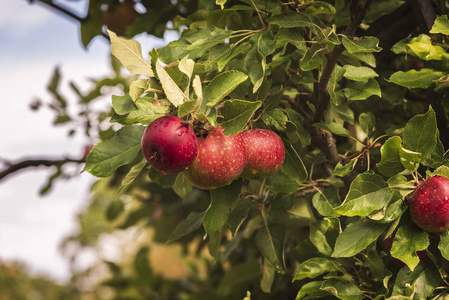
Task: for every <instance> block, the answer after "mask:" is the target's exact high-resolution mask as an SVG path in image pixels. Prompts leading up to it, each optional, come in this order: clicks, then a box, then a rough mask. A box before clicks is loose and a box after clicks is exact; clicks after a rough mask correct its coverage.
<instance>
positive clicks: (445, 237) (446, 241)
mask: <svg viewBox="0 0 449 300" xmlns="http://www.w3.org/2000/svg"><path fill="white" fill-rule="evenodd" d="M440 238H441V239H440V242H439V243H438V250H440V252H441V255H442V256H443V257H444V258H445V259H446V260H448V259H449V232H447V231H444V232H442V233H440Z"/></svg>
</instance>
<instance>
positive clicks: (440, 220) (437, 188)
mask: <svg viewBox="0 0 449 300" xmlns="http://www.w3.org/2000/svg"><path fill="white" fill-rule="evenodd" d="M410 214H411V217H412V220H413V221H414V222H415V224H416V225H418V227H420V228H421V229H423V230H425V231H428V232H441V231H444V230H447V229H448V228H449V180H448V179H446V178H444V177H441V176H434V177H431V178H429V179H427V180H426V181H424V182H423V183H421V184H420V185H419V186H418V187H417V188H416V190H415V191H414V192H413V195H412V197H411V199H410Z"/></svg>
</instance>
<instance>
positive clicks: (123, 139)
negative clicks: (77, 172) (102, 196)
mask: <svg viewBox="0 0 449 300" xmlns="http://www.w3.org/2000/svg"><path fill="white" fill-rule="evenodd" d="M144 130H145V127H143V126H125V127H122V128H120V129H119V130H118V131H117V133H116V134H115V135H114V136H113V137H112V138H111V139H109V140H105V141H101V142H99V143H98V144H96V145H95V146H94V147H93V148H92V151H90V153H89V155H88V156H87V160H86V165H85V167H84V171H87V172H89V173H90V174H92V175H94V176H97V177H107V176H109V175H112V173H114V171H115V170H116V169H117V168H118V167H120V166H123V165H126V164H128V163H130V162H132V161H133V160H134V158H135V157H136V155H137V154H138V153H139V152H140V147H141V146H140V143H141V139H142V133H143V131H144Z"/></svg>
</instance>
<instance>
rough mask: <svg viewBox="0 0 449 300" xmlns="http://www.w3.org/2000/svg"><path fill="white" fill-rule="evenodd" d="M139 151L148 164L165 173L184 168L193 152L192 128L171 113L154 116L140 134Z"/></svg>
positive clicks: (194, 155) (194, 139)
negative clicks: (158, 116)
mask: <svg viewBox="0 0 449 300" xmlns="http://www.w3.org/2000/svg"><path fill="white" fill-rule="evenodd" d="M141 146H142V153H143V155H144V157H145V159H146V160H147V161H148V162H149V163H150V165H151V166H152V167H153V168H155V169H157V170H158V171H160V172H161V173H165V174H175V173H179V172H181V171H183V170H185V169H186V168H188V167H189V166H190V165H191V164H192V162H193V160H194V159H195V157H196V155H197V150H198V140H197V138H196V135H195V132H194V131H193V129H192V128H191V127H190V126H188V125H187V124H186V123H185V122H184V120H182V119H180V118H178V117H175V116H163V117H160V118H157V119H156V120H154V121H153V122H151V124H150V125H148V127H147V128H146V129H145V131H144V133H143V135H142V143H141Z"/></svg>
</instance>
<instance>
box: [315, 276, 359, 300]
mask: <svg viewBox="0 0 449 300" xmlns="http://www.w3.org/2000/svg"><path fill="white" fill-rule="evenodd" d="M320 289H321V290H325V291H326V292H328V293H331V294H332V295H334V296H335V297H337V298H338V299H343V300H362V299H365V295H364V294H363V293H362V291H360V289H359V288H358V287H357V285H355V284H354V283H352V282H348V281H344V280H340V279H334V278H332V279H328V280H326V281H324V283H323V284H322V285H321V288H320Z"/></svg>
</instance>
